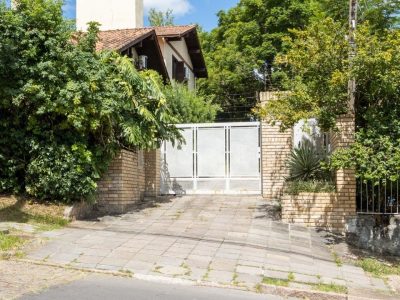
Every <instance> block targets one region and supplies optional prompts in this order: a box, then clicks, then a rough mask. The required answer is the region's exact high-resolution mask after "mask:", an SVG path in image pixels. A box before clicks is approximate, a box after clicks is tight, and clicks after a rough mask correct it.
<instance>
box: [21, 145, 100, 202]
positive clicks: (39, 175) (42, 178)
mask: <svg viewBox="0 0 400 300" xmlns="http://www.w3.org/2000/svg"><path fill="white" fill-rule="evenodd" d="M98 178H99V172H98V171H97V170H96V162H95V161H94V160H93V157H92V153H91V152H90V151H88V150H87V149H86V148H85V146H83V145H79V146H78V145H73V146H72V147H67V146H65V145H61V146H59V145H51V146H49V145H46V146H44V147H41V148H38V149H37V151H36V155H35V156H34V157H33V158H32V160H31V161H30V163H29V165H28V169H27V172H26V191H27V193H28V194H29V195H32V196H34V197H37V198H40V199H42V198H53V199H59V200H63V201H65V202H69V201H71V199H72V200H73V199H80V198H81V199H90V198H92V196H93V195H94V193H95V192H96V188H97V185H96V182H95V180H96V179H98Z"/></svg>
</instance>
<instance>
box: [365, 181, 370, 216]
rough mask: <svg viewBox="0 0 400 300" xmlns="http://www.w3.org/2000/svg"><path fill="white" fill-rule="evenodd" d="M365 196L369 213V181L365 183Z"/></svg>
mask: <svg viewBox="0 0 400 300" xmlns="http://www.w3.org/2000/svg"><path fill="white" fill-rule="evenodd" d="M365 194H366V197H367V212H368V211H369V201H368V181H365Z"/></svg>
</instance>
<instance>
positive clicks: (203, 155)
mask: <svg viewBox="0 0 400 300" xmlns="http://www.w3.org/2000/svg"><path fill="white" fill-rule="evenodd" d="M225 167H226V165H225V128H224V127H222V128H198V130H197V175H198V177H200V178H201V177H206V178H207V177H221V178H224V177H225V174H226V172H225Z"/></svg>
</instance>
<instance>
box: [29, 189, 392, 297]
mask: <svg viewBox="0 0 400 300" xmlns="http://www.w3.org/2000/svg"><path fill="white" fill-rule="evenodd" d="M270 211H271V208H270V207H268V206H267V205H266V203H265V202H264V201H262V200H260V199H257V198H251V197H250V198H249V197H215V196H213V197H211V196H210V197H205V196H203V197H183V198H177V199H174V200H172V201H167V202H164V203H158V204H155V205H154V206H153V207H141V208H138V209H137V211H135V212H133V213H130V214H126V215H122V216H118V217H106V218H103V219H102V220H101V221H100V222H75V223H73V224H72V227H70V228H66V229H62V230H59V231H53V232H49V233H44V234H42V237H46V238H50V239H51V241H50V242H49V243H47V244H46V245H45V246H44V247H42V248H40V249H38V250H37V251H33V252H31V253H29V255H28V257H27V258H28V259H30V260H34V261H36V262H42V263H55V264H58V265H61V266H63V265H64V266H70V267H75V268H83V269H90V270H110V271H115V272H121V273H125V274H132V275H134V276H154V277H157V276H158V277H164V278H174V279H182V280H189V281H192V282H193V283H196V284H209V285H214V284H215V285H222V286H227V287H229V286H231V287H236V288H237V287H239V288H243V289H247V290H251V291H262V289H263V287H264V285H263V284H267V285H269V286H271V285H272V286H278V287H279V286H283V287H289V288H294V289H304V290H309V291H315V290H318V289H320V290H321V289H322V290H326V291H329V292H330V291H336V292H337V291H340V292H343V291H346V290H348V292H349V294H350V295H353V294H354V295H356V296H357V295H362V296H364V297H368V295H369V294H371V295H373V296H372V298H371V299H378V298H377V297H378V296H379V295H382V297H383V298H385V297H384V296H385V295H386V296H390V295H391V291H390V289H389V287H388V286H387V285H386V284H385V282H384V281H383V280H382V279H378V278H372V277H370V276H368V275H367V274H366V273H365V272H364V271H363V270H362V269H361V268H359V267H355V266H352V265H349V264H343V265H342V266H340V265H338V264H337V263H335V260H334V257H333V255H332V253H331V251H330V249H329V248H328V247H327V246H326V244H325V242H324V239H323V238H322V237H321V236H320V234H318V233H317V232H316V231H315V230H312V229H308V228H304V227H300V226H293V225H288V224H283V223H280V222H277V221H274V218H273V216H271V214H270ZM359 291H361V293H360V292H359ZM375 293H377V294H378V296H377V295H375ZM379 297H380V296H379ZM383 298H382V299H383ZM389 298H390V297H388V299H389Z"/></svg>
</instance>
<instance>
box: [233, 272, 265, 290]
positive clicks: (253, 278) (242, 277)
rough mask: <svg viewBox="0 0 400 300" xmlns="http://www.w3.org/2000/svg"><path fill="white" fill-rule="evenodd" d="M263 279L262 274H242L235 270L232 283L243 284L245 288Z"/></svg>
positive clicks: (251, 286)
mask: <svg viewBox="0 0 400 300" xmlns="http://www.w3.org/2000/svg"><path fill="white" fill-rule="evenodd" d="M262 280H263V277H262V276H259V275H251V274H243V273H238V272H236V273H235V274H234V281H233V283H234V284H236V285H238V286H245V287H247V288H253V287H254V286H256V285H257V284H259V283H261V282H262Z"/></svg>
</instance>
